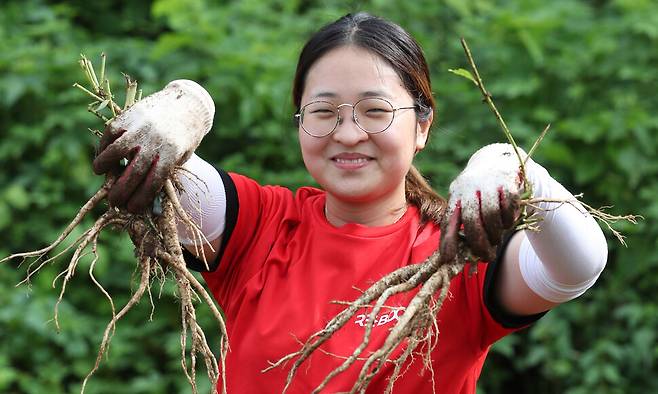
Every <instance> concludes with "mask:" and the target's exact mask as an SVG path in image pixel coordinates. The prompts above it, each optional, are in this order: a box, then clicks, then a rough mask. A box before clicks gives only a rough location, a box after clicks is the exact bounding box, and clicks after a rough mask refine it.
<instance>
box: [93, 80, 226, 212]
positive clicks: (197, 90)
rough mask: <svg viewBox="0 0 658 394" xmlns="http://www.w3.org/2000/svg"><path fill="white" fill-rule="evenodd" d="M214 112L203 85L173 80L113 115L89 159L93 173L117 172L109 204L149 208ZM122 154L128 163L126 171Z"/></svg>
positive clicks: (204, 131)
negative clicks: (121, 163)
mask: <svg viewBox="0 0 658 394" xmlns="http://www.w3.org/2000/svg"><path fill="white" fill-rule="evenodd" d="M214 114H215V105H214V103H213V101H212V98H211V97H210V95H209V94H208V92H206V90H205V89H203V88H202V87H201V86H200V85H199V84H197V83H196V82H193V81H189V80H176V81H172V82H170V83H169V84H167V86H166V87H165V88H164V89H163V90H161V91H159V92H156V93H154V94H152V95H150V96H147V97H145V98H143V99H142V100H140V101H138V102H137V103H135V104H134V105H133V106H132V107H130V108H129V109H128V110H127V111H125V112H123V113H122V114H121V115H119V116H117V118H116V119H114V120H113V121H112V122H111V123H110V124H109V125H108V126H107V127H106V128H105V131H104V133H103V137H102V138H101V142H100V146H99V150H98V155H97V156H96V159H95V160H94V172H96V173H97V174H104V173H108V172H111V173H113V174H114V175H117V176H118V175H119V174H121V175H120V176H119V178H118V179H117V180H116V182H115V183H114V186H113V187H112V189H111V190H110V193H109V195H108V200H109V202H110V205H112V206H116V207H124V206H125V207H126V209H127V210H128V211H129V212H132V213H140V212H142V211H143V210H144V209H145V208H147V207H150V206H151V205H152V203H153V199H154V198H155V195H156V194H157V193H158V191H159V190H160V189H161V187H162V185H163V184H164V181H165V180H166V179H167V178H168V177H169V175H171V172H172V171H173V169H174V167H176V166H177V165H180V164H182V163H184V162H185V161H187V159H188V158H189V157H190V156H191V155H192V153H194V150H195V149H196V148H197V146H198V145H199V144H200V143H201V140H202V138H203V137H204V136H205V135H206V134H207V133H208V131H210V128H211V126H212V121H213V116H214ZM123 158H126V159H128V161H129V163H128V166H127V167H126V168H125V169H122V168H121V166H120V162H121V159H123ZM122 170H123V173H121V171H122Z"/></svg>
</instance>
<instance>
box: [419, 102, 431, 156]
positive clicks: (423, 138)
mask: <svg viewBox="0 0 658 394" xmlns="http://www.w3.org/2000/svg"><path fill="white" fill-rule="evenodd" d="M433 120H434V111H431V110H430V113H429V115H428V116H423V117H422V118H419V120H418V123H417V126H416V152H419V151H421V150H422V149H423V148H425V144H426V143H427V137H428V136H429V133H430V126H431V125H432V121H433Z"/></svg>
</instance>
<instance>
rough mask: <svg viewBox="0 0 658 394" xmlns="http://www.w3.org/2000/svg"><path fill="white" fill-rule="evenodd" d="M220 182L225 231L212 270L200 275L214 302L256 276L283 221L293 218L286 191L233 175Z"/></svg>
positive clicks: (282, 227)
mask: <svg viewBox="0 0 658 394" xmlns="http://www.w3.org/2000/svg"><path fill="white" fill-rule="evenodd" d="M224 178H225V179H224ZM223 180H224V182H225V188H226V189H227V207H226V215H227V227H226V230H225V233H224V234H223V236H222V245H221V248H220V251H219V256H218V257H217V261H216V262H215V264H214V268H215V270H214V271H212V272H204V273H202V275H203V277H204V279H205V280H206V283H207V284H208V287H209V288H210V290H211V291H212V293H213V294H215V296H216V297H218V300H222V299H224V297H225V296H226V295H227V294H230V293H232V292H233V291H234V290H235V289H238V288H240V286H241V285H242V284H244V283H245V282H246V281H247V280H248V279H249V278H250V277H251V276H253V275H255V274H256V273H257V272H258V270H259V269H260V268H261V266H262V264H263V262H264V261H265V260H266V258H267V254H268V253H269V251H270V249H271V247H272V245H273V244H274V242H275V241H276V239H277V238H278V237H279V236H281V234H282V232H285V231H284V227H285V226H286V225H287V224H286V223H289V222H290V221H287V220H286V219H289V218H291V217H294V216H295V209H294V204H293V195H292V192H291V191H290V190H289V189H286V188H284V187H280V186H261V185H260V184H258V183H257V182H256V181H254V180H253V179H250V178H248V177H245V176H243V175H239V174H235V173H228V174H227V176H226V177H223ZM227 184H228V186H227ZM231 194H233V195H232V196H231ZM231 222H233V223H231ZM188 264H189V262H188Z"/></svg>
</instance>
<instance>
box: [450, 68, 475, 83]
mask: <svg viewBox="0 0 658 394" xmlns="http://www.w3.org/2000/svg"><path fill="white" fill-rule="evenodd" d="M478 68H479V67H478ZM448 71H449V72H451V73H453V74H455V75H459V76H460V77H462V78H466V79H468V80H469V81H471V82H473V84H475V86H477V84H478V83H477V81H476V80H475V78H474V77H473V74H471V72H470V71H468V70H466V69H463V68H449V69H448Z"/></svg>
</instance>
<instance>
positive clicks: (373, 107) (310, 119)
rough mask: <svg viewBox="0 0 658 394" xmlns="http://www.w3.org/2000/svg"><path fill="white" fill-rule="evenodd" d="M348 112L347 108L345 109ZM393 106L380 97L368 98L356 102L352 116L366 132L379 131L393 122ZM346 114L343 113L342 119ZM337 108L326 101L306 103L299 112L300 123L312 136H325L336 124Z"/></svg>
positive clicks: (337, 117)
mask: <svg viewBox="0 0 658 394" xmlns="http://www.w3.org/2000/svg"><path fill="white" fill-rule="evenodd" d="M347 111H348V113H349V109H347ZM394 112H395V111H394V110H393V106H391V104H390V103H389V102H388V101H386V100H382V99H377V98H370V99H364V100H361V101H359V102H358V103H356V105H355V106H354V117H355V118H356V119H355V120H356V123H357V125H358V126H359V127H360V128H361V129H363V130H364V131H366V132H368V133H380V132H382V131H384V130H386V129H387V128H388V127H389V126H390V125H391V123H392V122H393V114H394ZM346 116H348V115H346V114H345V113H343V119H345V117H346ZM338 119H339V113H338V108H337V107H336V106H335V105H334V104H332V103H330V102H327V101H316V102H312V103H309V104H307V105H306V106H305V107H304V109H303V111H302V114H301V123H302V127H303V128H304V130H306V132H307V133H309V134H311V135H314V136H318V137H321V136H325V135H327V134H329V133H331V132H332V131H333V130H334V128H335V127H336V125H337V124H338Z"/></svg>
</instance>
